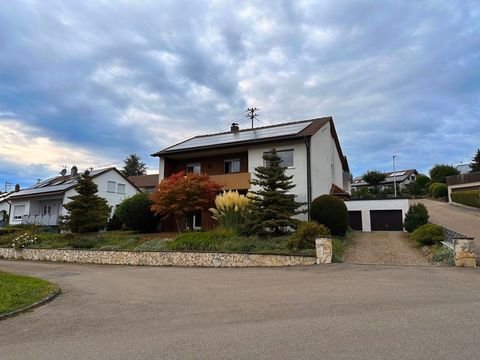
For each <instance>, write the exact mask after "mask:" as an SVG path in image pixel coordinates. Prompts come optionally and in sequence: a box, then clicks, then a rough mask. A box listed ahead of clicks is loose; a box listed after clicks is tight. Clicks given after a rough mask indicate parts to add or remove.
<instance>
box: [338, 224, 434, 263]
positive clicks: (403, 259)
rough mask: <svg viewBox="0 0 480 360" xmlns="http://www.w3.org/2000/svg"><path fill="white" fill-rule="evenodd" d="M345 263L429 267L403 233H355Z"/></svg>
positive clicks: (345, 256) (418, 250)
mask: <svg viewBox="0 0 480 360" xmlns="http://www.w3.org/2000/svg"><path fill="white" fill-rule="evenodd" d="M352 241H353V243H352V244H351V245H350V246H348V248H347V250H346V252H345V254H344V256H343V261H344V262H345V263H349V264H379V265H418V266H428V265H429V263H428V261H427V260H426V259H425V258H424V257H423V256H422V253H421V252H420V249H418V248H416V247H414V246H413V245H412V243H411V242H410V241H409V239H408V234H406V233H404V232H401V231H372V232H361V231H355V232H354V235H353V240H352Z"/></svg>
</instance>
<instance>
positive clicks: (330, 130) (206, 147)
mask: <svg viewBox="0 0 480 360" xmlns="http://www.w3.org/2000/svg"><path fill="white" fill-rule="evenodd" d="M273 148H275V149H276V151H277V153H278V155H279V156H280V157H281V158H282V161H283V164H284V166H286V167H287V170H286V174H287V175H293V182H294V183H295V187H294V188H293V189H292V193H293V194H295V195H296V200H297V201H299V202H304V203H306V204H307V207H308V206H309V205H310V203H311V201H312V200H313V199H315V198H316V197H317V196H320V195H323V194H329V193H330V191H331V189H332V185H335V188H336V189H342V190H343V191H344V192H345V194H346V195H348V193H349V192H350V178H351V175H350V170H349V167H348V162H347V158H346V157H345V156H344V155H343V152H342V149H341V147H340V141H339V139H338V136H337V132H336V130H335V126H334V124H333V119H332V117H324V118H318V119H311V120H303V121H297V122H290V123H284V124H278V125H270V126H264V127H258V128H253V129H239V127H238V124H236V123H234V124H232V127H231V129H230V131H228V132H223V133H218V134H208V135H200V136H195V137H193V138H190V139H187V140H185V141H183V142H181V143H179V144H176V145H173V146H170V147H168V148H166V149H163V150H161V151H159V152H156V153H155V154H152V156H156V157H158V158H159V165H160V166H159V167H160V169H159V180H160V181H161V180H162V179H164V178H167V177H169V176H170V175H172V174H174V173H178V172H180V171H184V172H186V173H189V172H194V173H205V174H208V175H209V176H210V179H211V180H213V181H215V182H217V183H218V184H221V185H222V186H223V189H224V190H238V191H239V192H242V193H246V192H247V191H248V190H250V189H251V185H250V180H251V177H252V174H253V173H254V172H255V168H256V167H258V166H263V165H264V160H263V155H264V154H265V153H266V152H269V151H271V150H272V149H273ZM198 215H199V216H197V215H196V218H195V219H196V220H195V221H196V222H197V220H198V226H199V227H200V226H201V228H203V229H208V228H209V227H210V226H211V222H209V220H208V218H207V217H208V216H209V213H208V212H205V213H204V214H198ZM306 217H307V215H303V216H302V218H306ZM197 218H201V219H197ZM165 228H168V225H165ZM172 230H173V229H172Z"/></svg>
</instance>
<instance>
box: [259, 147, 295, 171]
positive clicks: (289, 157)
mask: <svg viewBox="0 0 480 360" xmlns="http://www.w3.org/2000/svg"><path fill="white" fill-rule="evenodd" d="M263 154H268V152H265V153H263ZM277 155H278V156H279V157H280V159H282V166H286V167H293V149H290V150H278V151H277Z"/></svg>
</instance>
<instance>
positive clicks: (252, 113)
mask: <svg viewBox="0 0 480 360" xmlns="http://www.w3.org/2000/svg"><path fill="white" fill-rule="evenodd" d="M257 110H259V109H257V108H256V107H253V108H248V109H247V110H246V111H247V112H248V113H249V114H248V115H247V117H249V118H250V120H252V129H253V119H256V120H258V119H257V116H258V114H257V113H256V111H257Z"/></svg>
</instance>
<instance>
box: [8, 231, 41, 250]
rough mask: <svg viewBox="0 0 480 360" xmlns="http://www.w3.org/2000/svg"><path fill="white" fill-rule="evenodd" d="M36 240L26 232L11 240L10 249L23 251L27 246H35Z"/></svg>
mask: <svg viewBox="0 0 480 360" xmlns="http://www.w3.org/2000/svg"><path fill="white" fill-rule="evenodd" d="M37 240H38V238H37V237H36V236H34V235H33V234H30V233H28V232H26V233H23V234H21V235H18V236H16V237H14V238H13V240H12V247H13V248H14V249H24V248H26V247H27V246H29V245H32V244H35V243H36V242H37Z"/></svg>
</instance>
